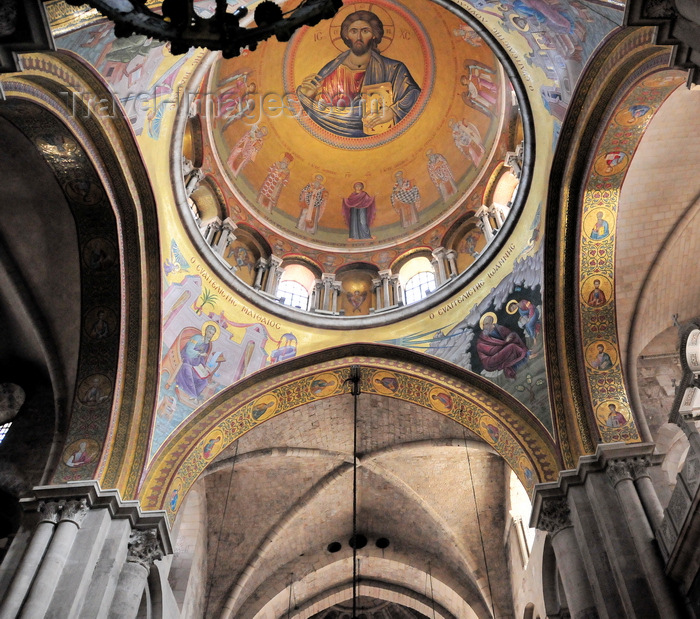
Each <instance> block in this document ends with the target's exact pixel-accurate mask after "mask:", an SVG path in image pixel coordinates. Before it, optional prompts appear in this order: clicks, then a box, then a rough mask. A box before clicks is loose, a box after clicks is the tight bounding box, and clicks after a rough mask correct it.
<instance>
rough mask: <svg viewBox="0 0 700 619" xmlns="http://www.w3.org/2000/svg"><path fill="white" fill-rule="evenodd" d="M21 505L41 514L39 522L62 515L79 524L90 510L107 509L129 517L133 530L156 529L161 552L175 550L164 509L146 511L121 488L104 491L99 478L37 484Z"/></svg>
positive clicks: (32, 512) (115, 515) (119, 516)
mask: <svg viewBox="0 0 700 619" xmlns="http://www.w3.org/2000/svg"><path fill="white" fill-rule="evenodd" d="M20 506H21V507H22V509H23V511H24V512H25V513H27V515H29V514H36V513H38V514H39V522H53V523H56V522H58V521H59V518H60V520H61V521H62V520H72V521H73V522H75V523H76V524H78V525H80V522H81V521H82V518H84V517H85V514H87V512H88V511H89V510H90V509H106V510H108V512H109V514H110V516H111V517H112V518H113V519H126V520H128V521H129V523H130V524H131V527H132V529H134V530H138V531H146V530H148V531H155V532H156V533H157V538H158V544H159V547H160V549H161V552H162V554H170V553H172V543H171V541H170V530H169V528H168V523H167V519H166V516H165V512H164V511H162V510H152V511H144V510H142V509H141V506H140V504H139V501H134V500H131V501H125V500H123V499H122V498H121V496H120V495H119V491H118V490H116V489H115V490H102V488H100V485H99V484H98V483H97V482H96V481H88V482H84V483H80V484H77V483H69V484H60V485H54V486H36V487H35V488H33V489H32V496H28V497H25V498H23V499H20ZM34 522H36V521H34Z"/></svg>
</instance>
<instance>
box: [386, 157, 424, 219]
mask: <svg viewBox="0 0 700 619" xmlns="http://www.w3.org/2000/svg"><path fill="white" fill-rule="evenodd" d="M394 178H395V179H396V182H395V183H394V188H393V189H392V191H391V206H392V207H393V209H394V210H395V211H396V213H397V214H398V216H399V217H400V218H401V227H402V228H409V227H410V226H412V225H413V224H417V223H418V209H419V208H420V192H419V191H418V187H416V186H415V185H414V184H413V182H412V181H409V180H407V179H405V178H404V177H403V172H402V171H401V170H399V171H398V172H397V173H396V174H395V175H394Z"/></svg>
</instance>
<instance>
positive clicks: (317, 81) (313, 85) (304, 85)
mask: <svg viewBox="0 0 700 619" xmlns="http://www.w3.org/2000/svg"><path fill="white" fill-rule="evenodd" d="M320 86H321V76H320V75H317V74H314V75H309V76H308V77H305V78H304V79H303V80H302V82H301V85H300V86H299V92H301V93H302V94H304V95H306V96H307V97H308V98H309V99H313V98H314V96H315V95H316V92H317V91H318V89H319V87H320Z"/></svg>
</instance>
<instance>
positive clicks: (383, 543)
mask: <svg viewBox="0 0 700 619" xmlns="http://www.w3.org/2000/svg"><path fill="white" fill-rule="evenodd" d="M376 545H377V548H381V549H382V550H384V548H388V547H389V540H388V539H387V538H386V537H380V538H379V539H378V540H377V541H376Z"/></svg>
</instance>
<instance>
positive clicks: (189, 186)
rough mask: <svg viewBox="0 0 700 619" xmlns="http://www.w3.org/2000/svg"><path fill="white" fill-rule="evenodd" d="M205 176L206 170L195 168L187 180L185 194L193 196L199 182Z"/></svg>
mask: <svg viewBox="0 0 700 619" xmlns="http://www.w3.org/2000/svg"><path fill="white" fill-rule="evenodd" d="M203 178H204V172H202V170H200V169H199V168H195V169H194V170H193V171H192V172H191V173H190V175H189V176H188V177H187V180H186V181H185V195H187V197H189V196H191V195H192V193H193V192H194V191H195V190H196V189H197V187H199V183H200V182H201V181H202V179H203Z"/></svg>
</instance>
